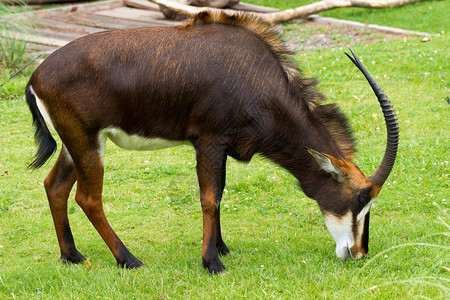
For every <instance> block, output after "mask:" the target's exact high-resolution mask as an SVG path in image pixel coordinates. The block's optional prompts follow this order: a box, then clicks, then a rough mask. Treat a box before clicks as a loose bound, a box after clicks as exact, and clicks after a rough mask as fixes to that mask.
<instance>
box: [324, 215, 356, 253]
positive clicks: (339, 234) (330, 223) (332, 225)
mask: <svg viewBox="0 0 450 300" xmlns="http://www.w3.org/2000/svg"><path fill="white" fill-rule="evenodd" d="M324 219H325V224H326V225H327V228H328V231H329V232H330V233H331V235H332V236H333V239H334V241H335V242H336V255H337V257H339V258H341V259H344V260H345V259H347V258H348V257H349V256H351V254H350V252H349V251H350V250H349V249H350V248H351V247H352V246H353V244H354V240H353V234H352V212H351V211H349V212H348V213H346V214H345V215H343V216H342V217H337V216H335V215H333V214H328V213H327V214H324Z"/></svg>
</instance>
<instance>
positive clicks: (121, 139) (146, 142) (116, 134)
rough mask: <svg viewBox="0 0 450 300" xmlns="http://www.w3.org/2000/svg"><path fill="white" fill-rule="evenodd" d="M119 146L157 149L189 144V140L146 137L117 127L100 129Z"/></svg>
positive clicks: (134, 148)
mask: <svg viewBox="0 0 450 300" xmlns="http://www.w3.org/2000/svg"><path fill="white" fill-rule="evenodd" d="M100 135H101V136H106V137H107V138H109V139H110V140H111V141H112V142H113V143H114V144H116V145H117V146H119V147H120V148H124V149H128V150H158V149H164V148H169V147H175V146H180V145H191V143H190V142H189V141H171V140H166V139H161V138H146V137H142V136H139V135H135V134H131V135H130V134H128V133H126V132H125V131H123V130H121V129H118V128H106V129H102V130H101V131H100Z"/></svg>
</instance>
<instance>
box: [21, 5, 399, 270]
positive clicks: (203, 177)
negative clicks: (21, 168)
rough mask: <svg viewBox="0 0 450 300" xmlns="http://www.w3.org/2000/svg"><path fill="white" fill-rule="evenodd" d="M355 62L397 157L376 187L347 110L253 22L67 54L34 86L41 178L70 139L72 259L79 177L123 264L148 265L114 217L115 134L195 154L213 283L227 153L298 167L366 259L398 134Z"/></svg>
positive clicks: (65, 178) (53, 186)
mask: <svg viewBox="0 0 450 300" xmlns="http://www.w3.org/2000/svg"><path fill="white" fill-rule="evenodd" d="M347 55H348V54H347ZM348 56H349V55H348ZM349 57H350V59H351V60H352V61H353V63H354V64H355V65H356V66H357V67H358V68H359V69H360V70H361V72H362V73H363V74H364V76H365V77H366V78H367V80H368V81H369V83H370V85H371V86H372V88H373V90H374V92H375V94H376V96H377V97H378V100H379V102H380V105H381V109H382V111H383V114H384V116H385V120H386V125H387V126H386V127H387V131H388V140H387V147H386V152H385V155H384V158H383V160H382V162H381V164H380V166H379V167H378V169H377V170H376V172H375V173H374V174H373V175H372V176H371V177H366V176H364V174H363V173H362V172H361V171H360V169H359V168H358V167H357V166H356V165H355V164H354V163H353V162H352V158H353V155H354V153H355V150H354V146H353V138H352V134H351V130H350V128H349V125H348V122H347V119H346V118H345V116H344V115H343V114H342V113H341V112H340V111H339V109H338V108H337V107H336V106H335V105H333V104H327V105H323V104H320V101H321V100H322V98H323V97H322V96H321V94H320V93H318V92H317V91H315V85H316V82H315V81H314V80H312V79H306V78H303V77H302V76H301V71H300V70H299V69H298V68H297V67H295V66H294V64H293V62H292V60H291V56H290V54H289V52H288V51H287V50H286V48H285V47H284V45H283V42H282V41H281V40H280V39H279V37H278V35H277V34H275V33H274V32H273V31H272V30H271V29H270V28H269V27H268V26H267V25H265V24H263V23H261V22H260V21H258V20H257V19H255V18H253V17H251V16H248V15H241V14H239V15H227V14H224V13H215V12H203V13H200V14H199V15H197V16H196V17H195V18H194V19H193V20H192V21H191V22H190V23H188V24H186V25H183V26H178V27H164V28H162V27H160V28H140V29H130V30H119V31H109V32H101V33H96V34H92V35H88V36H85V37H82V38H80V39H77V40H75V41H73V42H71V43H70V44H68V45H66V46H64V47H62V48H61V49H59V50H57V51H55V52H54V53H53V54H52V55H50V56H49V57H48V58H47V59H46V60H45V61H44V62H43V63H42V64H41V65H40V66H39V67H38V68H37V70H36V71H35V72H34V74H33V75H32V76H31V79H30V81H29V83H28V85H27V88H26V100H27V102H28V105H29V107H30V110H31V113H32V115H33V122H34V124H35V126H36V134H35V139H36V141H37V144H38V145H39V149H38V151H37V153H36V156H35V160H34V161H33V162H32V163H31V164H30V168H33V169H34V168H39V167H40V166H42V165H43V164H44V163H45V161H46V160H47V159H48V158H49V157H50V156H51V155H52V154H53V152H54V151H55V149H56V143H55V140H54V139H53V137H52V136H51V135H50V132H49V129H48V127H47V126H46V123H47V124H49V126H52V127H53V128H54V129H55V130H56V132H57V134H58V136H59V137H60V138H61V141H62V150H61V153H60V155H59V157H58V159H57V161H56V163H55V165H54V167H53V169H52V170H51V172H50V174H49V175H48V176H47V178H46V179H45V182H44V185H45V189H46V192H47V196H48V201H49V204H50V209H51V213H52V217H53V221H54V225H55V229H56V235H57V238H58V242H59V246H60V249H61V259H62V260H63V261H64V262H66V261H70V262H73V263H79V262H81V261H83V260H84V259H85V258H84V256H83V255H82V254H81V253H80V252H78V250H77V249H76V247H75V243H74V239H73V236H72V232H71V230H70V226H69V220H68V217H67V198H68V196H69V192H70V190H71V188H72V186H73V185H74V183H75V181H77V182H78V184H77V191H76V195H75V200H76V202H77V203H78V204H79V205H80V206H81V208H82V209H83V211H84V212H85V213H86V215H87V217H88V218H89V220H90V221H91V222H92V224H93V225H94V226H95V228H96V229H97V231H98V232H99V234H100V235H101V237H102V238H103V239H104V241H105V242H106V244H107V245H108V247H109V248H110V249H111V251H112V253H113V254H114V257H115V258H116V260H117V264H118V266H122V267H123V266H125V267H127V268H134V267H139V266H141V265H142V263H141V262H140V261H139V260H138V259H137V258H136V257H134V256H133V255H132V254H131V253H130V252H129V251H128V249H127V248H126V247H125V245H124V244H123V243H122V242H121V240H120V239H119V237H118V236H117V235H116V234H115V232H114V231H113V229H112V228H111V226H110V225H109V223H108V221H107V220H106V217H105V213H104V211H103V207H102V185H103V172H104V153H105V142H106V139H108V138H109V139H111V140H112V141H113V142H114V143H115V144H117V145H118V146H120V147H122V148H125V149H138V150H153V149H160V148H164V147H170V146H176V145H180V144H190V145H192V146H193V147H194V148H195V151H196V160H197V176H198V181H199V186H200V200H201V207H202V211H203V247H202V263H203V266H204V267H205V268H208V270H209V272H211V273H218V272H221V271H223V270H224V269H225V267H224V266H223V264H222V263H221V261H220V259H219V254H220V255H224V254H227V253H228V252H229V249H228V247H227V246H226V245H225V243H224V241H223V239H222V235H221V229H220V201H221V198H222V192H223V189H224V186H225V168H226V160H227V157H228V156H231V157H233V158H235V159H238V160H240V161H245V162H248V161H250V159H251V158H252V156H253V155H254V154H255V153H261V154H262V155H263V156H264V157H267V158H268V159H270V160H272V161H273V162H275V163H276V164H279V165H281V166H282V167H284V168H285V169H287V170H288V171H289V172H290V173H292V175H293V176H295V177H296V178H297V179H298V181H299V182H300V186H301V188H302V189H303V191H304V192H305V194H306V195H307V196H309V197H311V198H313V199H315V200H316V201H317V203H318V204H319V207H320V209H321V211H322V213H323V215H324V217H325V222H326V225H327V227H328V229H329V231H330V233H331V235H332V236H333V238H334V240H335V241H336V254H337V256H338V257H340V258H342V259H346V258H349V257H351V258H353V259H359V258H362V257H365V256H366V255H367V251H368V242H369V210H370V207H371V204H372V202H373V200H374V199H375V197H376V196H377V195H378V193H379V191H380V189H381V186H382V185H383V183H384V182H385V180H386V179H387V177H388V175H389V173H390V171H391V169H392V167H393V165H394V161H395V156H396V152H397V144H398V125H397V119H396V115H395V113H394V110H393V108H392V105H391V103H390V101H389V100H388V98H387V96H386V94H385V93H384V92H383V90H382V89H381V88H380V87H379V86H378V84H377V83H376V82H375V80H374V79H373V78H372V77H371V75H370V74H369V73H368V72H367V71H366V70H365V69H364V67H363V66H362V64H361V63H360V61H359V60H358V58H357V57H356V56H355V55H354V54H353V57H351V56H349Z"/></svg>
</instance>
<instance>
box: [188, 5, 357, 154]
mask: <svg viewBox="0 0 450 300" xmlns="http://www.w3.org/2000/svg"><path fill="white" fill-rule="evenodd" d="M211 23H217V24H224V25H229V26H238V27H242V28H245V29H247V30H249V31H250V32H252V33H253V34H255V35H257V36H258V37H259V38H260V39H261V40H263V41H264V43H265V44H266V45H267V46H268V47H269V48H270V50H271V51H272V53H273V55H274V56H275V57H276V58H277V59H278V61H279V63H280V65H281V68H282V69H283V71H284V74H285V75H286V78H287V80H288V81H289V84H290V86H291V89H293V90H294V91H295V92H297V93H298V94H299V97H296V98H297V99H300V100H301V101H303V103H304V104H306V106H307V108H308V109H309V111H310V112H311V113H312V114H313V115H314V116H315V118H317V119H318V120H319V122H321V123H322V125H323V126H324V127H325V128H326V130H327V131H328V133H329V135H330V138H331V139H332V140H333V142H334V143H335V144H336V147H337V148H338V149H339V151H340V152H341V153H340V154H341V156H342V158H345V159H347V160H352V159H353V156H354V153H355V152H356V150H355V146H354V142H355V140H354V138H353V136H352V130H351V128H350V126H349V125H348V120H347V118H346V117H345V115H344V114H343V113H341V111H340V110H339V108H338V107H337V106H336V105H333V104H329V105H320V102H321V101H322V100H323V99H325V97H324V96H323V95H322V94H320V93H318V92H316V91H315V87H316V85H317V81H316V80H315V79H314V78H304V77H303V76H302V74H303V72H302V71H301V70H300V69H299V68H298V67H297V66H296V65H295V62H294V59H293V57H292V54H291V52H290V51H289V50H288V49H287V48H286V46H285V44H284V42H283V41H282V40H281V38H280V36H279V35H278V34H277V33H276V32H275V31H274V30H273V29H272V28H271V27H270V26H269V24H267V23H265V22H263V21H262V20H260V19H259V18H257V17H256V16H254V15H252V14H244V13H235V14H228V13H225V12H223V11H204V12H201V13H199V14H198V15H196V16H195V17H194V18H193V19H192V20H191V21H190V22H189V23H187V24H185V25H182V26H179V28H180V29H191V28H193V27H194V26H199V25H207V24H211Z"/></svg>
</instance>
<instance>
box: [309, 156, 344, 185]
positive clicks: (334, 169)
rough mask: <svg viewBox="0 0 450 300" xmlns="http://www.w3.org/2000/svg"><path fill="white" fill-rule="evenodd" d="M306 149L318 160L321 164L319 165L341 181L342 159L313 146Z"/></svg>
mask: <svg viewBox="0 0 450 300" xmlns="http://www.w3.org/2000/svg"><path fill="white" fill-rule="evenodd" d="M306 150H307V151H308V152H309V154H311V155H312V157H314V159H315V160H316V162H317V163H318V164H319V166H320V167H321V168H322V170H324V171H325V172H327V173H330V174H331V175H333V177H334V178H335V179H336V180H337V181H341V179H342V169H341V167H342V166H341V165H342V164H343V163H341V161H340V160H339V159H337V158H335V157H333V156H331V155H329V154H325V153H322V152H319V151H316V150H313V149H311V148H306Z"/></svg>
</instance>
